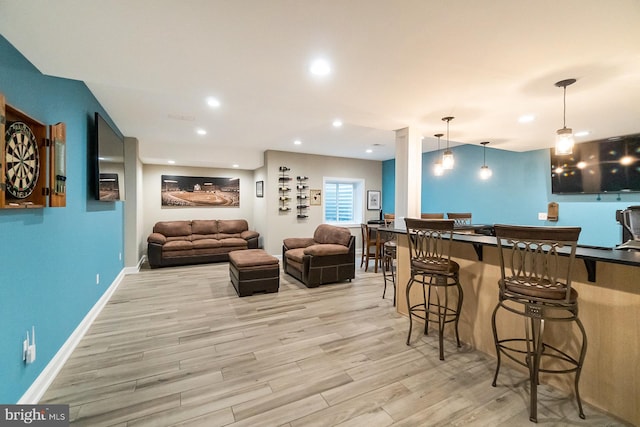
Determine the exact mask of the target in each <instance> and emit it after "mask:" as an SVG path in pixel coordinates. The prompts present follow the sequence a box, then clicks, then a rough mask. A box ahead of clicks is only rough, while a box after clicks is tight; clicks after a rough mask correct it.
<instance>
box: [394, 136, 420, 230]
mask: <svg viewBox="0 0 640 427" xmlns="http://www.w3.org/2000/svg"><path fill="white" fill-rule="evenodd" d="M421 192H422V137H421V135H420V134H419V133H418V131H417V130H416V129H413V128H410V127H407V128H404V129H398V130H396V200H395V215H396V219H402V218H405V217H409V218H420V212H421V211H420V209H421V206H420V199H421Z"/></svg>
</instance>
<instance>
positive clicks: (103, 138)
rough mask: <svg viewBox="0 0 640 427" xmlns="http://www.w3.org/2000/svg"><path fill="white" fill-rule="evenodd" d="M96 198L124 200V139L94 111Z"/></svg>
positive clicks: (107, 200)
mask: <svg viewBox="0 0 640 427" xmlns="http://www.w3.org/2000/svg"><path fill="white" fill-rule="evenodd" d="M95 140H96V145H97V149H96V153H97V159H96V178H95V180H96V187H97V188H96V189H95V193H96V199H97V200H100V201H103V202H113V201H117V200H124V140H123V138H122V137H121V136H119V135H118V134H117V133H116V131H115V130H113V128H112V127H111V126H110V125H109V123H107V121H106V120H105V119H104V118H103V117H102V116H101V115H100V114H99V113H95Z"/></svg>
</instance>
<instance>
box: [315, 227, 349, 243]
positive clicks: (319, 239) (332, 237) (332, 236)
mask: <svg viewBox="0 0 640 427" xmlns="http://www.w3.org/2000/svg"><path fill="white" fill-rule="evenodd" d="M349 239H351V231H349V229H348V228H345V227H336V226H335V225H329V224H320V225H319V226H318V227H317V228H316V231H315V233H313V240H315V241H316V243H335V244H338V245H343V246H349Z"/></svg>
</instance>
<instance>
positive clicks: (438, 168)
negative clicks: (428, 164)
mask: <svg viewBox="0 0 640 427" xmlns="http://www.w3.org/2000/svg"><path fill="white" fill-rule="evenodd" d="M433 174H434V175H435V176H442V175H444V168H443V167H442V162H441V161H440V160H438V161H436V162H435V163H434V164H433Z"/></svg>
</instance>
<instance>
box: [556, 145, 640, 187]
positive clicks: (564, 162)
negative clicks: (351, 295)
mask: <svg viewBox="0 0 640 427" xmlns="http://www.w3.org/2000/svg"><path fill="white" fill-rule="evenodd" d="M551 192H552V193H553V194H580V193H587V194H589V193H590V194H596V193H623V192H640V134H634V135H627V136H619V137H613V138H607V139H602V140H597V141H591V142H583V143H581V144H576V145H575V146H574V147H573V154H569V155H565V156H556V155H555V152H554V149H553V148H552V149H551Z"/></svg>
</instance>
